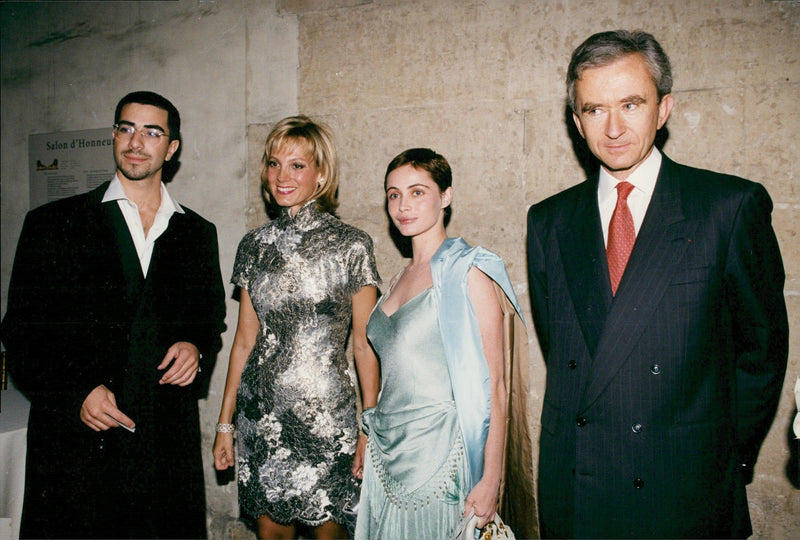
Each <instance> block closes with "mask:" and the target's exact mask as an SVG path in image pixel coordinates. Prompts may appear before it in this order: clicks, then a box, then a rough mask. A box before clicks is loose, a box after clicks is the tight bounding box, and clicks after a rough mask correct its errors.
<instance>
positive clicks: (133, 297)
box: [102, 201, 144, 306]
mask: <svg viewBox="0 0 800 540" xmlns="http://www.w3.org/2000/svg"><path fill="white" fill-rule="evenodd" d="M102 211H103V213H104V215H105V219H106V220H107V222H108V224H109V229H110V230H112V231H113V237H114V244H115V246H116V251H117V255H118V256H119V260H120V263H121V265H122V273H123V276H124V279H125V291H126V292H125V299H126V301H127V302H128V304H129V305H131V306H133V305H135V303H136V301H137V299H138V297H139V293H140V292H141V289H142V285H143V284H144V274H143V273H142V265H141V263H140V262H139V256H138V255H137V254H136V246H135V245H134V244H133V238H131V233H130V231H129V230H128V224H127V223H126V221H125V218H124V217H123V215H122V211H121V210H120V209H119V205H118V204H117V203H116V201H114V202H107V203H102Z"/></svg>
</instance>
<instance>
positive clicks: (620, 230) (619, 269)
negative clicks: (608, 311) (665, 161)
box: [606, 182, 636, 294]
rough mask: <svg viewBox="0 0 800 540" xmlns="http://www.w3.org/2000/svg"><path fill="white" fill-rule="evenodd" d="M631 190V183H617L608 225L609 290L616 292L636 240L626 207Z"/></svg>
mask: <svg viewBox="0 0 800 540" xmlns="http://www.w3.org/2000/svg"><path fill="white" fill-rule="evenodd" d="M632 190H633V184H630V183H628V182H620V183H619V184H617V192H618V193H617V206H616V208H614V213H613V214H612V215H611V223H610V224H609V225H608V246H607V247H606V256H607V257H608V273H609V276H610V277H611V292H612V294H617V287H618V286H619V281H620V280H621V279H622V274H623V273H624V272H625V265H627V264H628V258H629V257H630V256H631V250H632V249H633V244H634V242H636V230H635V229H634V228H633V217H632V216H631V209H630V208H628V195H630V194H631V191H632Z"/></svg>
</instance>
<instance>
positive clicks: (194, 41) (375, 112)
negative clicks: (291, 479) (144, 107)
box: [0, 0, 800, 538]
mask: <svg viewBox="0 0 800 540" xmlns="http://www.w3.org/2000/svg"><path fill="white" fill-rule="evenodd" d="M0 23H1V24H2V26H1V27H0V39H1V40H2V41H1V42H0V45H1V47H0V54H1V55H2V63H1V65H0V69H1V70H2V71H1V72H0V73H1V74H2V81H1V86H0V90H1V91H2V109H1V110H0V112H1V113H2V137H1V139H0V149H2V157H1V158H0V171H1V174H2V177H1V178H2V181H0V189H1V190H2V191H1V195H2V196H1V198H0V203H1V204H2V212H1V213H0V226H1V229H2V245H1V246H0V251H1V254H2V257H1V259H0V271H1V273H2V276H1V279H0V293H2V308H3V311H4V310H5V301H6V300H5V299H6V293H7V287H8V278H9V273H10V268H11V264H12V261H13V252H14V248H15V245H16V240H17V237H18V235H19V230H20V227H21V224H22V219H23V217H24V213H25V211H26V210H27V208H28V183H27V179H28V171H27V135H28V134H30V133H45V132H51V131H59V130H71V129H85V128H96V127H103V126H107V125H110V123H111V122H112V118H113V108H114V106H115V104H116V102H117V100H118V99H119V98H120V97H121V96H122V95H123V94H125V93H127V92H128V91H130V90H134V89H140V88H149V89H152V90H155V91H158V92H161V93H163V94H164V95H166V96H168V97H170V98H171V99H172V100H173V101H174V102H175V104H176V105H177V106H178V108H179V109H180V110H181V113H182V115H183V120H184V130H183V135H184V151H183V155H182V157H181V162H182V167H181V170H180V172H179V173H178V175H177V177H176V179H175V180H174V181H173V182H172V184H171V185H170V190H171V191H172V192H173V193H174V194H175V195H176V197H177V198H178V199H179V200H180V201H182V202H184V203H186V205H187V206H189V207H191V208H193V209H194V210H197V211H198V212H200V213H201V214H202V215H204V216H206V217H207V218H209V219H211V220H212V221H214V222H215V223H216V224H217V227H218V229H219V237H220V248H221V267H222V272H223V275H224V276H226V278H227V276H228V275H229V274H230V270H231V267H232V261H233V256H234V253H235V250H236V245H237V243H238V241H239V239H240V238H241V236H242V235H243V234H244V232H245V231H246V230H247V229H248V228H250V227H252V226H255V224H257V223H260V222H261V221H262V220H263V215H262V213H261V212H262V208H263V207H262V206H261V205H260V201H259V200H258V190H257V182H256V177H257V174H258V171H257V169H258V159H259V158H260V155H259V154H260V150H261V148H260V144H262V143H263V137H264V134H265V133H266V131H267V130H268V128H269V125H270V124H271V123H272V122H274V121H275V120H277V119H279V118H281V117H283V116H286V115H288V114H292V113H295V112H297V111H302V112H303V113H306V114H310V115H312V116H316V117H318V118H321V119H323V120H325V121H326V122H328V123H329V124H330V125H331V126H332V128H333V129H334V132H335V135H336V138H337V141H338V147H339V151H340V155H341V156H342V187H341V190H340V198H341V201H342V205H341V209H340V215H341V217H342V218H343V219H344V220H345V221H347V222H350V223H352V224H355V225H357V226H359V227H361V228H363V229H364V230H366V231H367V232H368V233H370V234H371V235H372V237H373V239H374V240H375V245H376V250H377V256H378V264H379V269H380V271H381V275H382V276H383V278H384V280H388V279H389V278H391V276H392V275H393V274H394V273H395V272H396V271H397V270H399V269H400V268H401V267H402V264H403V261H402V259H401V258H400V255H399V254H398V252H397V250H396V249H395V247H394V245H393V244H392V242H391V240H390V239H389V236H388V233H387V231H388V222H387V219H386V216H385V214H384V212H383V196H382V193H381V183H382V177H383V172H384V169H385V167H386V164H387V163H388V162H389V160H390V159H391V158H392V157H393V156H394V155H396V154H397V153H398V152H400V151H401V150H403V149H405V148H407V147H410V146H430V147H432V148H435V149H436V150H438V151H439V152H441V153H442V154H444V155H445V156H446V157H447V158H448V160H449V161H450V163H451V165H452V166H453V170H454V183H455V184H454V185H455V190H456V196H455V202H454V213H453V219H452V223H451V226H450V233H451V234H452V235H462V236H464V237H465V238H467V239H468V240H469V241H470V242H472V243H476V244H482V245H485V246H487V247H489V248H490V249H492V250H494V251H496V252H497V253H499V254H500V255H501V256H502V257H503V258H504V259H505V260H506V262H507V265H508V267H509V272H510V274H511V277H512V280H513V281H514V285H515V288H516V290H517V293H518V295H519V296H520V300H521V304H522V305H523V306H524V307H525V309H526V310H527V309H528V299H527V286H526V283H525V260H524V239H525V211H526V209H527V207H528V206H530V205H531V204H532V203H534V202H536V201H539V200H541V199H542V198H544V197H546V196H548V195H550V194H552V193H555V192H556V191H559V190H561V189H563V188H564V187H567V186H570V185H573V184H575V183H577V182H579V181H580V180H582V178H583V172H582V170H581V168H580V166H579V163H578V160H577V159H576V157H575V153H574V151H573V146H572V142H571V140H570V138H569V133H568V127H567V126H568V123H567V122H565V109H564V99H563V95H564V88H563V78H564V74H565V70H566V64H567V62H568V58H569V54H570V52H571V51H572V49H573V48H574V47H575V46H576V45H577V44H578V43H579V42H580V41H582V40H583V39H584V38H585V37H587V36H588V35H590V34H591V33H593V32H596V31H600V30H604V29H611V28H618V27H627V28H644V29H647V30H648V31H650V32H652V33H654V34H655V36H656V37H657V38H658V39H659V40H660V41H661V43H662V45H663V46H664V47H665V49H666V51H667V52H668V54H670V56H671V59H672V62H673V66H674V71H675V92H674V95H675V99H676V108H675V110H674V111H673V115H672V118H671V119H670V121H669V123H668V128H669V133H670V137H669V140H668V141H667V144H666V146H665V152H666V153H667V154H668V155H669V156H670V157H672V158H674V159H676V160H678V161H681V162H684V163H688V164H691V165H695V166H701V167H706V168H712V169H716V170H720V171H724V172H728V173H733V174H739V175H741V176H745V177H748V178H752V179H754V180H758V181H761V182H763V183H764V184H765V185H766V186H767V188H768V189H769V191H770V193H771V195H772V196H773V199H774V202H775V211H774V213H773V217H774V223H775V228H776V231H777V233H778V237H779V241H780V243H781V248H782V250H783V255H784V260H785V266H786V271H787V283H786V296H787V303H788V306H789V313H790V319H791V324H792V336H791V349H790V359H789V369H788V374H787V384H786V385H785V389H784V396H783V398H782V401H781V404H780V410H779V412H778V415H777V417H776V420H775V422H774V425H773V427H772V430H771V431H770V434H769V436H768V439H767V441H766V443H765V445H764V448H763V449H762V452H761V456H760V460H759V463H758V465H757V467H756V479H755V481H754V483H753V484H752V485H751V486H750V488H749V493H750V505H751V513H752V515H753V521H754V529H755V534H754V537H755V538H796V537H798V536H800V517H798V516H800V491H798V490H796V489H794V488H793V487H792V486H791V484H790V482H789V480H788V479H787V476H786V472H785V469H786V464H787V462H788V460H789V458H790V455H789V442H788V430H789V425H790V421H791V416H792V414H793V413H794V406H793V404H792V401H791V395H790V390H791V386H792V384H791V383H793V381H794V378H795V377H797V376H798V375H800V361H798V351H800V339H799V338H798V337H797V335H798V330H800V293H799V291H800V286H799V284H798V271H797V268H798V262H800V244H799V243H798V240H797V233H798V231H799V230H800V200H799V199H800V179H798V176H799V175H798V165H797V163H796V160H797V158H798V157H800V156H798V145H797V139H798V137H799V136H800V102H799V101H798V95H800V62H799V61H798V59H799V57H798V53H797V50H798V49H799V48H800V3H798V2H797V1H765V0H751V1H745V0H709V1H704V2H696V1H692V0H680V1H679V0H661V1H635V0H604V1H602V0H583V1H578V0H574V1H570V0H562V1H553V0H543V1H540V2H537V1H533V0H508V1H502V0H483V1H478V0H474V1H473V0H464V1H457V0H448V1H445V0H438V1H437V0H430V1H402V0H395V1H390V0H374V1H369V0H305V1H302V0H295V1H292V0H274V1H272V0H270V1H267V0H225V1H215V0H181V1H179V2H107V3H95V2H89V3H84V2H63V3H55V4H51V3H13V4H10V3H3V4H2V5H0ZM259 141H261V142H259ZM227 290H228V291H230V290H231V289H230V286H228V289H227ZM236 309H237V305H236V303H235V302H233V301H229V303H228V318H227V322H228V327H229V329H228V331H227V332H226V334H225V335H224V343H225V345H224V348H223V351H222V353H221V355H220V358H219V361H218V365H217V369H216V370H215V373H214V378H213V381H212V393H211V394H210V395H209V397H208V399H207V400H205V401H204V403H203V404H202V405H203V407H202V409H203V412H202V421H203V426H204V437H205V443H206V445H207V447H208V448H209V449H210V444H211V441H212V437H213V423H214V422H215V421H216V415H217V413H218V407H219V402H220V399H221V392H222V386H223V384H224V376H225V369H226V366H227V354H228V351H229V348H230V344H231V341H232V338H233V330H234V328H235V321H236ZM529 323H530V321H529ZM529 327H530V324H529ZM531 350H532V354H531V365H532V373H533V376H534V378H533V381H532V387H531V396H532V398H533V399H532V406H533V409H534V413H535V418H536V419H537V422H536V423H535V424H534V426H533V427H534V434H535V436H538V431H539V429H538V428H539V426H538V411H539V407H540V406H541V398H542V396H543V391H544V388H543V380H544V366H543V363H542V361H541V356H540V355H539V353H538V351H537V349H536V346H535V342H534V343H533V347H532V348H531ZM206 457H208V456H206ZM206 470H207V484H208V490H207V493H208V505H209V532H210V534H211V536H212V537H213V538H229V537H235V538H246V537H251V536H252V535H251V533H250V532H249V531H247V530H245V528H244V527H243V525H242V524H241V523H240V522H237V521H236V519H235V516H236V515H237V506H236V495H235V493H236V489H235V484H233V483H227V484H224V485H218V483H217V480H216V478H215V474H214V472H213V470H212V468H211V466H210V462H208V461H207V466H206Z"/></svg>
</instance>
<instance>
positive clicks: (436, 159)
mask: <svg viewBox="0 0 800 540" xmlns="http://www.w3.org/2000/svg"><path fill="white" fill-rule="evenodd" d="M403 165H411V166H412V167H414V168H415V169H419V170H422V171H427V172H428V174H430V175H431V178H433V181H434V182H436V185H437V186H439V192H440V193H441V192H443V191H444V190H446V189H447V188H449V187H450V186H452V185H453V172H452V170H451V169H450V164H449V163H448V162H447V160H446V159H445V158H444V156H443V155H441V154H437V153H436V152H434V151H433V150H431V149H430V148H409V149H408V150H404V151H403V152H400V153H399V154H398V155H397V156H395V158H394V159H393V160H392V161H391V162H389V166H388V167H386V174H385V175H384V177H383V190H384V191H386V180H387V179H388V178H389V174H390V173H391V172H392V171H393V170H395V169H399V168H400V167H402V166H403ZM452 213H453V209H452V205H449V206H447V208H445V209H444V224H445V226H446V225H447V224H448V223H449V222H450V216H451V215H452Z"/></svg>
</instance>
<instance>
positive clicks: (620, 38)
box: [567, 30, 672, 112]
mask: <svg viewBox="0 0 800 540" xmlns="http://www.w3.org/2000/svg"><path fill="white" fill-rule="evenodd" d="M628 54H640V55H642V58H644V61H645V62H646V63H647V67H648V69H649V70H650V75H651V76H652V77H653V82H654V83H655V85H656V90H657V91H658V100H659V101H661V98H663V97H664V96H666V95H667V94H669V93H670V92H672V66H670V62H669V57H668V56H667V54H666V53H665V52H664V49H662V48H661V45H659V43H658V41H656V39H655V38H654V37H653V36H652V35H651V34H648V33H647V32H643V31H641V30H634V31H629V30H612V31H609V32H599V33H597V34H594V35H592V36H590V37H589V38H588V39H587V40H586V41H584V42H583V43H581V44H580V45H578V48H577V49H575V50H574V51H573V52H572V58H571V59H570V61H569V68H568V69H567V100H568V101H569V106H570V108H571V109H572V111H573V112H578V111H577V110H576V104H575V83H576V82H577V81H578V79H580V78H581V75H582V74H583V70H585V69H587V68H593V67H602V66H607V65H608V64H611V63H612V62H614V61H616V60H619V59H620V58H621V57H623V56H626V55H628Z"/></svg>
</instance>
